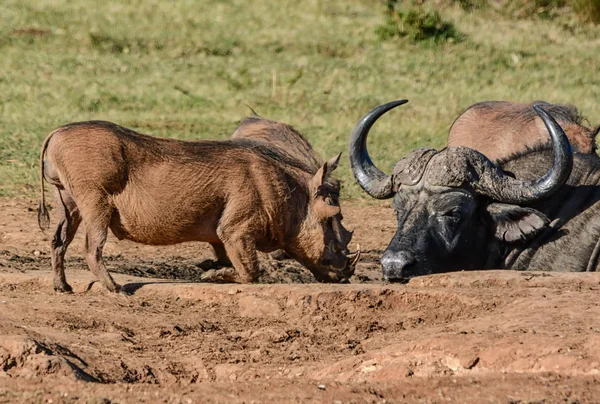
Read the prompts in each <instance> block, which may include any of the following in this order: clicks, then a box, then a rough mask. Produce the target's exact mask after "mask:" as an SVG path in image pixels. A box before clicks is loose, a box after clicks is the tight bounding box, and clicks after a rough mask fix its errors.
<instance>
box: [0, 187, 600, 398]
mask: <svg viewBox="0 0 600 404" xmlns="http://www.w3.org/2000/svg"><path fill="white" fill-rule="evenodd" d="M36 203H37V202H36V201H34V200H23V199H6V198H4V199H0V403H3V402H7V403H8V402H10V403H12V402H40V403H41V402H46V403H50V402H52V403H60V402H65V403H69V402H90V403H111V402H113V403H116V402H119V403H125V402H167V403H191V402H194V403H195V402H240V403H241V402H245V403H251V402H257V403H258V402H299V401H311V402H327V403H338V402H339V403H346V402H352V403H354V402H356V403H363V402H369V403H371V402H374V403H384V402H387V403H392V402H415V401H417V402H447V401H452V402H477V403H479V402H502V403H534V402H535V403H541V402H544V403H546V402H561V403H564V402H567V403H576V402H579V403H584V402H598V401H599V400H600V398H599V397H600V296H599V290H600V274H596V273H591V274H570V273H545V272H536V273H528V272H515V271H473V272H457V273H451V274H440V275H433V276H426V277H421V278H415V279H412V280H411V281H410V282H408V283H407V284H404V285H388V284H382V283H381V280H380V273H379V266H378V264H377V258H378V257H379V255H380V254H381V252H382V250H383V248H385V245H386V244H387V242H388V241H389V239H390V238H391V237H392V235H393V232H394V230H395V223H394V216H393V212H392V210H391V209H390V208H389V207H388V204H387V203H385V204H383V205H381V206H358V205H355V206H345V207H344V211H345V212H344V214H345V217H346V220H345V222H346V224H347V227H349V228H350V229H352V228H354V229H355V230H356V233H355V238H356V241H358V242H359V243H360V244H361V246H362V247H363V250H365V251H366V252H365V254H364V258H363V259H362V262H361V263H360V264H359V266H358V269H357V272H356V275H355V278H353V280H352V284H350V285H324V284H316V283H312V282H314V281H313V278H312V275H311V274H310V273H309V272H308V271H306V270H304V269H303V268H302V267H300V266H299V265H298V264H296V263H294V262H293V261H289V260H288V261H274V260H272V259H271V258H268V257H263V260H262V263H263V265H262V267H263V270H264V274H263V276H262V277H261V284H253V285H236V284H221V285H218V284H209V283H200V282H199V279H200V275H201V273H202V269H201V266H200V265H199V264H200V262H201V261H203V260H205V259H207V258H211V252H210V249H209V248H208V247H207V246H206V245H204V244H201V243H189V244H183V245H177V246H170V247H164V248H156V247H149V246H142V245H136V244H133V243H130V242H125V241H117V240H116V239H114V238H111V239H110V241H109V243H108V245H107V246H106V249H105V252H106V257H107V260H106V261H107V265H108V267H109V269H110V270H111V271H113V272H114V273H116V274H117V275H116V278H117V280H118V282H119V283H121V284H124V285H126V287H127V289H128V290H130V291H131V292H133V294H132V295H131V296H123V295H112V294H110V293H107V292H105V291H104V290H103V289H102V288H101V287H100V286H99V285H98V284H97V283H93V280H94V279H93V277H92V276H91V274H90V273H89V271H88V270H87V267H86V265H85V263H84V262H83V260H82V258H81V253H82V238H81V236H78V237H77V239H76V241H75V242H74V244H73V245H72V246H71V248H70V250H69V254H68V255H69V257H70V258H69V259H68V261H67V279H68V281H69V283H70V284H71V285H72V286H73V287H74V290H75V293H73V294H56V293H54V292H53V290H52V278H51V273H50V258H49V245H48V244H49V241H48V237H50V235H49V234H43V233H41V232H40V231H39V230H38V228H37V223H36V219H35V216H36V215H35V206H36Z"/></svg>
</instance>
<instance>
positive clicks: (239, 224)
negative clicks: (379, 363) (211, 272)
mask: <svg viewBox="0 0 600 404" xmlns="http://www.w3.org/2000/svg"><path fill="white" fill-rule="evenodd" d="M338 160H339V155H338V156H337V157H334V158H332V159H331V160H329V161H328V162H326V163H324V164H323V165H322V166H321V167H320V168H319V170H318V171H317V172H316V174H314V175H311V174H308V173H307V172H306V171H304V170H303V169H302V168H301V167H298V166H297V164H296V162H295V161H294V160H291V159H287V158H286V157H285V156H282V155H279V154H277V153H274V152H273V150H272V149H269V148H266V147H262V146H261V145H260V144H257V143H255V142H248V141H244V140H237V141H197V142H188V141H180V140H173V139H160V138H154V137H151V136H148V135H143V134H140V133H137V132H134V131H133V130H130V129H127V128H124V127H121V126H119V125H116V124H114V123H110V122H102V121H91V122H81V123H72V124H69V125H66V126H63V127H61V128H59V129H57V130H55V131H53V132H52V133H50V134H49V135H48V137H47V138H46V139H45V140H44V143H43V146H42V150H41V153H40V176H41V202H40V206H39V209H38V221H39V223H40V227H42V228H44V227H47V226H48V222H49V216H48V211H47V209H46V206H45V200H44V179H46V181H47V182H49V183H50V184H52V185H53V186H54V193H55V196H56V205H57V207H58V209H57V211H58V224H57V226H56V231H55V234H54V238H53V239H52V242H51V247H52V268H53V270H54V288H55V289H56V290H57V291H63V292H66V291H70V290H71V287H70V286H69V285H68V284H67V282H66V279H65V273H64V254H65V251H66V249H67V247H68V245H69V243H70V242H71V240H72V239H73V236H74V235H75V232H76V231H77V229H78V227H79V225H80V224H81V223H83V226H84V231H85V236H86V242H85V246H86V261H87V263H88V266H89V267H90V269H91V270H92V272H93V273H94V274H95V275H96V276H97V277H98V278H99V279H100V281H101V282H102V284H103V285H104V286H105V287H106V288H107V289H108V290H110V291H118V290H119V286H118V285H117V284H116V283H115V282H114V280H113V279H112V277H111V276H110V274H109V273H108V271H107V270H106V267H105V266H104V264H103V260H102V249H103V247H104V243H105V241H106V236H107V232H108V229H109V228H110V229H111V231H112V232H113V233H114V235H115V236H116V237H117V238H119V239H128V240H133V241H135V242H138V243H143V244H150V245H166V244H175V243H181V242H185V241H205V242H208V243H210V244H211V245H212V246H213V248H214V249H215V251H216V252H217V255H218V256H219V257H220V258H222V259H223V260H230V261H231V263H232V264H233V267H234V269H235V271H234V270H232V269H231V268H225V269H222V270H221V271H222V272H221V274H222V276H223V277H224V278H226V279H228V280H235V281H240V282H251V281H253V280H255V279H256V277H257V276H258V274H259V267H258V261H257V253H256V251H257V250H259V251H265V252H269V251H273V250H275V249H283V250H284V251H285V252H286V253H288V254H289V255H290V256H292V257H293V258H294V259H296V260H298V261H299V262H300V263H302V264H303V265H305V266H306V267H307V268H308V269H309V270H310V271H311V272H312V273H313V274H314V275H315V277H316V278H317V279H318V280H319V281H323V282H341V281H346V280H347V279H348V278H349V277H350V276H351V275H352V273H353V270H354V269H353V268H354V265H353V264H354V263H353V262H350V259H349V257H348V256H347V253H348V249H347V246H346V245H343V244H342V243H340V241H339V240H338V238H336V235H335V231H334V227H333V224H332V222H333V221H334V218H335V217H337V215H339V213H340V207H339V206H338V204H337V199H336V197H335V196H334V195H332V186H331V183H330V177H331V173H332V171H333V170H335V168H336V166H337V164H338ZM236 272H237V273H236Z"/></svg>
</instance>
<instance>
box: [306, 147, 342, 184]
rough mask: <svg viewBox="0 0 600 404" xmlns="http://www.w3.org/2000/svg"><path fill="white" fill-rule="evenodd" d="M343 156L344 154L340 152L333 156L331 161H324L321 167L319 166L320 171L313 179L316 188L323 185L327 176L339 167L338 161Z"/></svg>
mask: <svg viewBox="0 0 600 404" xmlns="http://www.w3.org/2000/svg"><path fill="white" fill-rule="evenodd" d="M341 156H342V153H340V154H338V155H337V156H335V157H332V158H331V159H329V161H327V162H326V163H324V164H323V165H322V166H321V168H319V171H317V173H316V174H315V176H314V177H313V178H312V180H311V182H312V185H313V186H314V187H315V188H317V187H319V186H321V185H323V183H324V182H325V180H326V179H327V177H329V176H330V175H331V173H332V172H333V170H335V169H336V168H337V166H338V163H339V162H340V157H341Z"/></svg>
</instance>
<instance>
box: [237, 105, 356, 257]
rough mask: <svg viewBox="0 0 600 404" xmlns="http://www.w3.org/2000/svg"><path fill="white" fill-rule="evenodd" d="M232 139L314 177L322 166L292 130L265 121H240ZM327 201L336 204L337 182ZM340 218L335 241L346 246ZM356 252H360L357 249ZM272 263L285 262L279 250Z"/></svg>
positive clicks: (336, 222) (255, 117)
mask: <svg viewBox="0 0 600 404" xmlns="http://www.w3.org/2000/svg"><path fill="white" fill-rule="evenodd" d="M232 139H247V140H252V141H257V142H262V143H263V144H264V145H265V146H267V147H270V148H272V149H273V150H274V152H276V153H279V154H282V155H285V156H287V157H288V158H290V159H293V160H295V161H296V162H297V164H298V166H299V167H303V169H304V171H306V172H307V173H310V174H313V175H314V174H316V173H317V171H319V168H320V167H321V166H322V165H323V163H324V162H323V160H322V159H321V156H319V154H318V153H317V152H316V151H315V150H314V149H313V148H312V146H311V144H310V143H309V142H308V140H307V139H306V138H305V137H304V136H303V135H302V134H301V133H300V132H298V131H297V130H296V129H295V128H294V127H292V126H290V125H288V124H285V123H281V122H276V121H271V120H269V119H265V118H262V117H260V116H258V115H253V116H251V117H248V118H246V119H244V120H243V121H242V122H241V123H240V126H238V128H237V129H236V130H235V132H233V135H232ZM330 185H331V197H332V198H333V200H334V202H335V203H339V202H338V199H339V195H340V188H341V187H340V182H339V181H338V180H337V179H335V178H333V177H332V178H330ZM342 219H343V218H342V214H341V212H340V214H339V215H338V217H336V220H334V221H333V223H332V224H333V226H334V230H335V232H336V237H337V238H338V240H339V241H340V242H341V243H342V244H343V245H348V243H349V242H350V240H351V239H352V232H349V231H347V230H346V229H345V228H344V226H342ZM359 249H360V248H359ZM272 256H273V257H274V258H275V259H282V258H285V257H286V256H285V253H283V252H282V251H281V250H280V251H276V252H274V253H273V255H272Z"/></svg>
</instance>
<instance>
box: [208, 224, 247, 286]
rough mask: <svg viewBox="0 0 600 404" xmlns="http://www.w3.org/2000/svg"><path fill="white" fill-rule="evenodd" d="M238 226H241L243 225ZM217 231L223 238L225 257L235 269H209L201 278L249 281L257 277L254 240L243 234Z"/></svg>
mask: <svg viewBox="0 0 600 404" xmlns="http://www.w3.org/2000/svg"><path fill="white" fill-rule="evenodd" d="M232 227H233V226H232ZM240 227H241V228H243V226H240ZM218 233H220V234H219V237H220V238H221V240H223V245H224V247H225V251H226V252H227V257H229V259H230V260H231V264H232V265H233V269H235V270H233V269H232V268H222V269H219V270H216V271H215V270H211V271H208V272H206V274H205V275H203V276H202V279H203V280H207V281H212V282H240V283H249V282H252V281H254V280H255V279H256V278H258V274H259V266H258V256H257V254H256V243H255V242H254V240H253V239H250V238H249V237H247V236H245V235H238V234H233V235H225V234H223V233H222V232H218Z"/></svg>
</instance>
